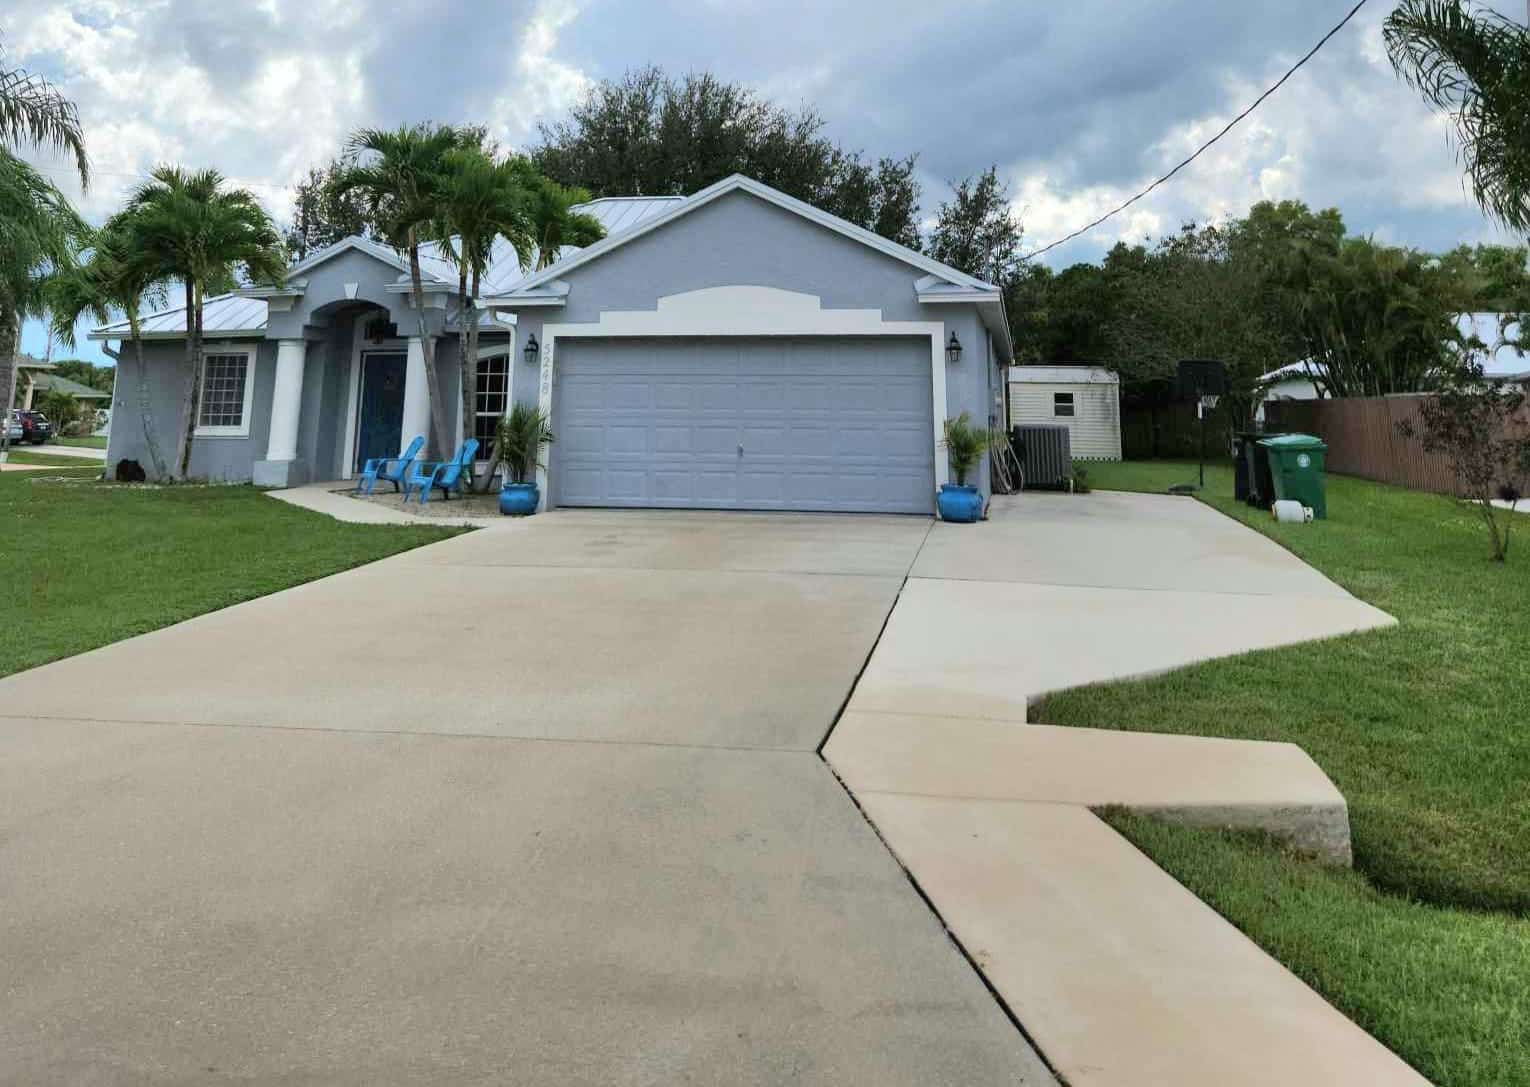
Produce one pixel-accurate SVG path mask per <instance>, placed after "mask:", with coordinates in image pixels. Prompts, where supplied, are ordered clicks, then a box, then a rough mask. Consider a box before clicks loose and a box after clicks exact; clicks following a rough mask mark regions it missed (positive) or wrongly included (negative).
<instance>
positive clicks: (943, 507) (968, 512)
mask: <svg viewBox="0 0 1530 1087" xmlns="http://www.w3.org/2000/svg"><path fill="white" fill-rule="evenodd" d="M935 508H936V509H938V510H940V519H941V520H942V521H955V522H956V523H957V524H964V525H965V524H971V523H972V522H973V521H976V520H977V519H978V518H979V517H981V516H983V496H982V495H981V494H979V493H978V489H977V488H976V487H964V486H962V485H961V484H960V483H942V484H941V485H940V497H938V498H937V499H936V500H935Z"/></svg>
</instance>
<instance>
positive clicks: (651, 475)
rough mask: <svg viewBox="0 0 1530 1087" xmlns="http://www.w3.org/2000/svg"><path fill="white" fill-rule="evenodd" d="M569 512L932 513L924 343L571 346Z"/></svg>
mask: <svg viewBox="0 0 1530 1087" xmlns="http://www.w3.org/2000/svg"><path fill="white" fill-rule="evenodd" d="M557 350H558V355H557V390H556V395H555V397H554V403H555V411H554V415H555V418H554V420H553V422H554V433H555V434H556V437H557V440H556V442H555V443H554V445H553V450H552V452H553V472H552V474H553V480H554V482H553V490H554V492H555V495H554V500H555V501H556V502H557V504H559V505H564V506H657V507H671V508H695V509H759V510H825V511H848V512H878V513H924V514H927V513H930V512H931V511H932V510H933V508H934V491H935V466H934V465H935V460H934V440H933V436H932V431H933V424H932V421H931V406H930V404H931V394H930V344H929V340H927V339H922V338H916V337H846V338H823V337H801V338H790V337H781V338H761V339H728V338H720V339H689V338H687V339H588V340H566V341H565V340H559V342H558V349H557Z"/></svg>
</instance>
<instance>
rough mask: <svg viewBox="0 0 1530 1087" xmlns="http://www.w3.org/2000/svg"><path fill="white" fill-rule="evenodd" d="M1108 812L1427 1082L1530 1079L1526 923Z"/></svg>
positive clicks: (1252, 844)
mask: <svg viewBox="0 0 1530 1087" xmlns="http://www.w3.org/2000/svg"><path fill="white" fill-rule="evenodd" d="M1104 814H1105V817H1106V819H1107V820H1108V821H1109V822H1110V823H1111V825H1112V826H1114V827H1115V828H1116V829H1117V830H1119V831H1121V832H1122V833H1123V834H1125V835H1126V836H1127V837H1128V838H1129V839H1131V841H1132V842H1133V843H1135V844H1136V845H1137V847H1138V848H1140V849H1142V850H1143V851H1144V852H1145V853H1147V854H1148V855H1149V856H1151V857H1152V858H1153V859H1154V860H1155V861H1156V862H1157V863H1158V864H1159V865H1161V866H1162V867H1163V868H1164V869H1166V870H1167V871H1169V872H1171V873H1172V874H1173V875H1174V876H1175V878H1177V879H1178V880H1179V881H1180V882H1181V883H1183V884H1185V886H1187V887H1189V888H1190V890H1191V891H1193V892H1195V894H1197V895H1198V896H1200V898H1202V899H1203V900H1204V901H1205V902H1206V903H1207V904H1209V905H1210V906H1211V907H1212V908H1213V909H1215V910H1216V911H1217V912H1219V913H1221V914H1222V915H1223V916H1225V917H1228V918H1230V919H1231V920H1232V921H1233V922H1234V923H1235V924H1236V925H1237V926H1238V927H1239V928H1240V929H1242V930H1243V931H1244V932H1245V933H1247V934H1248V935H1249V936H1250V937H1251V938H1252V939H1253V940H1254V941H1255V942H1256V943H1258V944H1259V945H1261V946H1262V947H1264V948H1265V950H1267V951H1269V952H1270V953H1271V954H1272V955H1274V956H1275V958H1277V959H1279V960H1280V961H1281V962H1283V963H1285V964H1286V966H1287V967H1289V968H1290V969H1291V971H1292V972H1293V973H1295V974H1296V975H1297V976H1298V977H1300V978H1301V979H1302V980H1303V981H1305V982H1306V983H1307V984H1308V985H1311V986H1312V987H1313V988H1314V989H1316V990H1317V991H1318V992H1320V993H1322V994H1323V995H1324V996H1326V997H1327V998H1328V999H1329V1000H1330V1001H1331V1002H1332V1003H1333V1004H1334V1005H1335V1006H1336V1007H1338V1008H1339V1010H1340V1011H1342V1012H1344V1014H1346V1015H1348V1016H1349V1017H1350V1018H1351V1019H1353V1020H1354V1021H1355V1022H1356V1023H1358V1024H1359V1025H1360V1026H1361V1027H1363V1028H1364V1029H1365V1030H1367V1031H1369V1032H1370V1033H1371V1034H1372V1035H1373V1036H1374V1037H1376V1038H1377V1039H1379V1040H1380V1041H1382V1042H1383V1043H1385V1044H1386V1045H1387V1046H1388V1047H1389V1048H1391V1049H1392V1050H1393V1051H1394V1052H1396V1053H1397V1054H1398V1055H1399V1056H1401V1057H1402V1058H1403V1059H1404V1060H1406V1061H1407V1062H1408V1063H1409V1064H1411V1065H1413V1067H1414V1068H1416V1069H1418V1071H1419V1072H1421V1073H1422V1074H1423V1075H1424V1076H1426V1077H1428V1078H1429V1079H1430V1080H1431V1081H1433V1082H1434V1083H1438V1084H1442V1085H1448V1087H1467V1085H1470V1087H1511V1085H1513V1087H1524V1084H1526V1083H1530V1045H1527V1044H1526V1039H1527V1038H1530V1000H1527V999H1526V995H1525V994H1526V984H1527V981H1530V978H1527V971H1526V964H1527V963H1530V925H1527V924H1526V922H1525V921H1524V920H1522V919H1518V918H1513V917H1510V916H1508V915H1505V914H1493V913H1473V912H1470V911H1466V910H1451V909H1442V908H1439V907H1435V906H1428V905H1424V904H1422V903H1418V902H1409V901H1408V900H1406V899H1403V898H1398V897H1396V896H1394V895H1388V894H1384V893H1382V892H1380V891H1378V890H1376V888H1374V887H1373V886H1372V885H1371V884H1370V883H1369V882H1368V881H1367V880H1366V878H1365V877H1364V876H1362V875H1359V874H1358V873H1355V872H1347V871H1342V870H1341V871H1334V870H1332V869H1329V868H1325V867H1322V866H1320V865H1318V864H1315V863H1313V862H1312V861H1308V860H1305V859H1303V858H1301V857H1296V856H1292V855H1291V854H1290V853H1288V852H1286V851H1284V850H1283V849H1281V848H1280V847H1279V846H1277V845H1275V844H1274V843H1271V842H1268V841H1265V840H1262V839H1259V838H1256V837H1253V836H1249V835H1240V834H1222V833H1218V832H1216V831H1208V830H1194V829H1190V828H1186V827H1175V826H1170V825H1169V824H1166V823H1160V822H1157V821H1156V820H1153V819H1150V818H1148V817H1146V816H1141V815H1132V814H1129V813H1126V812H1106V813H1104Z"/></svg>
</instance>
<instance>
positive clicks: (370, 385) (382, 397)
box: [352, 351, 413, 471]
mask: <svg viewBox="0 0 1530 1087" xmlns="http://www.w3.org/2000/svg"><path fill="white" fill-rule="evenodd" d="M403 425H404V352H402V351H367V352H364V353H363V354H362V356H361V408H360V410H359V411H358V412H357V413H356V463H355V464H354V465H353V466H352V468H353V469H354V470H356V471H360V469H361V466H362V465H363V464H365V463H366V462H367V461H368V460H370V459H372V458H373V457H396V456H398V454H399V449H400V447H401V446H402V444H403V443H402V442H400V440H399V430H400V428H401V427H403ZM411 437H413V435H411Z"/></svg>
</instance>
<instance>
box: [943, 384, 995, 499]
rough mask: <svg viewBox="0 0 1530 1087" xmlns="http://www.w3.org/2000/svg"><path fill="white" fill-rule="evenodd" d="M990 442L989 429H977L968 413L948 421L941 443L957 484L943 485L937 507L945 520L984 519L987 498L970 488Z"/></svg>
mask: <svg viewBox="0 0 1530 1087" xmlns="http://www.w3.org/2000/svg"><path fill="white" fill-rule="evenodd" d="M988 440H989V439H988V430H987V428H986V427H977V426H974V425H973V423H972V417H971V416H970V415H968V414H967V413H966V412H965V411H964V412H962V413H961V414H960V415H958V416H957V417H956V418H955V419H947V420H946V426H945V436H944V437H943V438H942V439H941V443H940V444H941V445H943V446H945V447H946V457H947V459H948V460H949V462H950V465H951V474H952V475H953V476H955V477H956V482H955V483H943V484H941V486H940V497H939V498H938V499H937V500H936V503H935V504H936V507H937V508H938V509H939V510H940V517H941V520H943V521H956V522H959V523H963V524H967V523H970V522H972V521H976V520H977V519H978V518H979V517H981V516H982V514H983V496H982V494H981V493H979V491H978V489H977V488H976V487H969V486H968V485H967V476H968V474H969V473H970V472H971V471H972V470H973V469H974V468H976V467H977V463H978V461H979V460H981V459H982V456H983V450H985V449H987V448H988Z"/></svg>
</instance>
